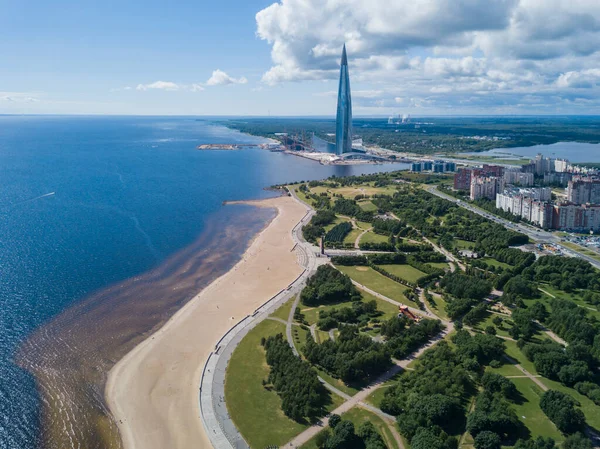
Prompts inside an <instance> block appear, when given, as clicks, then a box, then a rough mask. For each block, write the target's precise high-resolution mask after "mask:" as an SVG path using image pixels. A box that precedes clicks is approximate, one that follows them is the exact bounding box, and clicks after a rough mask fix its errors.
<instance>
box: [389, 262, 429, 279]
mask: <svg viewBox="0 0 600 449" xmlns="http://www.w3.org/2000/svg"><path fill="white" fill-rule="evenodd" d="M381 268H383V269H384V270H385V271H387V272H389V273H391V274H393V275H395V276H398V277H399V278H402V279H404V280H405V281H408V282H412V283H416V282H417V281H418V280H419V279H421V278H422V277H423V276H425V273H423V272H422V271H421V270H417V269H416V268H414V267H411V266H410V265H382V266H381Z"/></svg>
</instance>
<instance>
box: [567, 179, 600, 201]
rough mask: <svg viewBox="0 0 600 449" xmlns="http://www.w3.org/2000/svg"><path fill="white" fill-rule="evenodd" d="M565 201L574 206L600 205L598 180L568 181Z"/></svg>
mask: <svg viewBox="0 0 600 449" xmlns="http://www.w3.org/2000/svg"><path fill="white" fill-rule="evenodd" d="M567 199H568V200H569V201H570V202H571V203H575V204H586V203H589V204H600V179H597V178H589V177H584V176H577V177H575V178H574V179H573V180H571V181H569V186H568V188H567Z"/></svg>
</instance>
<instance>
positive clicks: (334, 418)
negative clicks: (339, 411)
mask: <svg viewBox="0 0 600 449" xmlns="http://www.w3.org/2000/svg"><path fill="white" fill-rule="evenodd" d="M341 421H342V417H341V416H340V415H336V414H335V413H333V414H332V415H331V416H330V417H329V427H331V428H332V429H335V426H337V425H338V424H339V423H340V422H341Z"/></svg>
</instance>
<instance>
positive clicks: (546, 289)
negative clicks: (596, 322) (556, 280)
mask: <svg viewBox="0 0 600 449" xmlns="http://www.w3.org/2000/svg"><path fill="white" fill-rule="evenodd" d="M540 289H541V291H542V298H541V300H542V301H544V303H545V304H546V305H547V306H548V308H550V299H551V298H552V297H556V298H562V299H569V300H571V301H573V302H574V303H575V304H577V305H578V306H579V307H583V308H584V309H586V310H587V311H588V313H589V314H590V315H592V316H594V317H596V318H598V319H600V311H599V310H598V307H596V306H593V305H591V304H588V303H587V302H585V301H584V300H583V299H581V297H580V296H579V294H577V293H567V292H564V291H562V290H557V289H555V288H554V287H552V286H551V285H549V284H543V285H541V286H540ZM539 300H540V299H537V300H532V301H531V300H528V301H526V303H530V302H535V301H539Z"/></svg>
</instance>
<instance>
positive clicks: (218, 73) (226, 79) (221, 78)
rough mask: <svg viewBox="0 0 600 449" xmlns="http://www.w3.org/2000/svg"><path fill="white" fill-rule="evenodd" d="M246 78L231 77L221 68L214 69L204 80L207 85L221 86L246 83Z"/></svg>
mask: <svg viewBox="0 0 600 449" xmlns="http://www.w3.org/2000/svg"><path fill="white" fill-rule="evenodd" d="M247 82H248V80H247V79H246V78H244V77H243V76H242V77H240V78H232V77H231V76H229V75H228V74H227V73H225V72H223V71H222V70H219V69H217V70H215V71H213V73H212V76H211V77H210V78H209V79H208V81H206V85H207V86H222V85H226V84H246V83H247Z"/></svg>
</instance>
